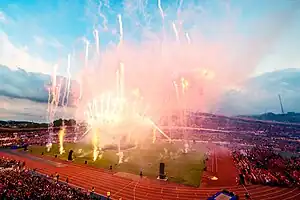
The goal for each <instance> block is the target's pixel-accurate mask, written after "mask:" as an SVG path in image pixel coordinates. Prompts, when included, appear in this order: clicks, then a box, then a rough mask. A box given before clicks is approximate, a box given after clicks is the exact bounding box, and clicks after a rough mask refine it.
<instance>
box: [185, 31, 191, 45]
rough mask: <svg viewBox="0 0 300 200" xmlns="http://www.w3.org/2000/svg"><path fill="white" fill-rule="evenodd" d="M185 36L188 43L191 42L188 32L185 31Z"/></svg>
mask: <svg viewBox="0 0 300 200" xmlns="http://www.w3.org/2000/svg"><path fill="white" fill-rule="evenodd" d="M185 38H186V40H187V43H188V44H191V38H190V35H189V33H188V32H186V33H185Z"/></svg>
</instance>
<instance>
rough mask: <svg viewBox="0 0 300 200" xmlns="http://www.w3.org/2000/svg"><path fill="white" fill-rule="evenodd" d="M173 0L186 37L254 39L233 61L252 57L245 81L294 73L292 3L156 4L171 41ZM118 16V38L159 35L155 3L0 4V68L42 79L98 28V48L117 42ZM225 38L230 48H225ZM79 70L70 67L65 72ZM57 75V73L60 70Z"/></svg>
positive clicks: (295, 7) (211, 0)
mask: <svg viewBox="0 0 300 200" xmlns="http://www.w3.org/2000/svg"><path fill="white" fill-rule="evenodd" d="M99 2H101V4H100V3H99ZM145 2H147V4H145ZM180 2H182V7H181V10H182V12H181V14H180V17H179V19H181V20H183V28H184V31H187V32H189V31H190V33H191V35H192V39H193V38H198V37H200V36H204V37H205V39H207V40H210V41H214V42H215V43H216V44H218V43H219V42H220V43H226V44H227V45H228V48H234V47H236V48H238V47H240V46H239V45H241V44H236V43H235V41H234V38H235V37H240V36H242V37H245V38H246V39H247V38H251V39H257V38H258V39H257V40H256V41H258V42H260V44H252V43H251V41H252V40H250V39H249V40H246V41H247V42H248V43H245V44H243V47H244V48H245V47H248V46H249V49H247V51H246V52H248V55H244V57H243V58H241V59H244V60H245V61H244V62H245V63H247V62H250V61H251V59H252V57H253V56H254V54H255V56H254V57H255V59H256V62H254V63H253V65H255V66H254V67H253V69H251V70H248V72H247V73H248V75H249V76H253V75H257V74H263V73H265V72H271V71H274V70H282V69H287V68H300V57H299V55H300V40H299V35H300V21H299V19H300V12H299V8H300V4H299V1H298V3H297V0H294V1H293V0H231V1H230V0H183V1H180V0H178V1H177V0H161V3H162V8H163V9H164V12H165V14H166V16H165V22H164V23H165V27H166V32H167V37H168V38H169V39H171V40H174V39H175V38H174V34H173V32H172V28H171V22H173V21H176V18H177V15H176V12H177V10H178V7H179V5H180ZM100 5H102V7H100ZM144 6H145V7H144ZM99 11H100V12H99ZM118 14H121V15H122V17H123V25H124V40H125V41H130V42H132V43H133V44H139V43H141V42H143V40H144V38H143V36H144V35H143V34H144V32H143V31H144V30H148V31H150V32H151V33H157V34H158V35H159V32H160V31H161V30H162V27H163V26H162V20H161V16H160V13H159V9H158V6H157V0H114V1H113V0H110V1H108V0H102V1H98V0H97V1H96V0H14V1H11V0H1V1H0V65H3V66H7V67H9V68H11V69H14V68H15V67H20V68H22V69H24V70H25V71H28V72H41V73H46V74H50V73H52V70H53V65H54V64H57V63H59V65H62V66H65V65H66V58H67V55H68V54H69V53H72V52H74V51H76V52H79V53H78V54H77V57H76V59H78V60H76V61H75V62H78V63H80V61H79V60H80V59H82V54H83V53H82V52H83V50H84V43H83V41H82V38H83V37H84V38H87V39H88V40H90V41H91V42H93V30H94V29H97V30H98V31H99V34H100V46H101V47H100V48H101V50H103V49H105V48H106V47H107V45H108V44H109V43H110V42H112V43H117V42H118V21H117V15H118ZM103 16H105V18H104V17H103ZM177 19H178V18H177ZM105 20H107V22H105ZM105 26H107V28H108V29H107V30H106V29H105V28H104V27H105ZM231 26H232V27H233V29H230V28H232V27H231ZM231 31H233V32H231ZM228 35H229V36H231V39H233V40H232V43H227V41H226V40H227V37H228ZM252 45H253V46H252ZM260 51H262V52H260ZM252 54H253V56H252ZM256 54H257V55H256ZM245 56H246V57H245ZM247 56H248V57H249V60H247ZM239 64H240V63H239ZM81 67H82V66H81V65H80V64H78V65H77V66H76V68H75V67H74V68H72V70H71V71H72V73H73V74H76V72H78V71H79V70H80V68H81ZM59 70H60V71H59V72H60V73H61V74H65V71H66V70H65V67H62V68H59ZM0 75H1V74H0ZM16 77H17V76H16ZM3 80H4V79H3ZM16 82H17V81H16ZM0 89H1V88H0ZM30 94H32V91H31V93H30Z"/></svg>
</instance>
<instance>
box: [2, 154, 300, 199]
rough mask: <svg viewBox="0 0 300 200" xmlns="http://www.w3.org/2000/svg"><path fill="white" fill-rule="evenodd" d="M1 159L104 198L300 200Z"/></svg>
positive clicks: (257, 190) (283, 192)
mask: <svg viewBox="0 0 300 200" xmlns="http://www.w3.org/2000/svg"><path fill="white" fill-rule="evenodd" d="M0 156H4V157H10V158H12V159H16V160H21V161H25V162H26V166H27V167H29V168H37V171H38V172H40V173H42V174H47V175H51V174H54V173H55V172H58V173H59V175H60V179H61V180H65V179H66V178H67V177H68V178H69V182H70V183H71V184H73V185H76V186H78V187H81V188H85V189H89V190H90V189H91V188H92V187H95V191H96V192H97V193H99V194H102V195H105V194H106V192H108V191H110V192H111V197H112V199H119V198H120V197H122V200H150V199H151V200H159V199H161V200H174V199H178V200H179V199H180V200H199V199H207V197H209V196H212V195H213V194H215V193H216V192H218V191H220V190H222V189H228V190H230V191H233V192H235V193H236V194H238V195H239V196H240V199H243V198H244V194H245V192H246V191H248V193H249V194H250V195H251V197H252V199H255V200H274V199H275V200H277V199H278V200H283V199H284V200H296V199H300V190H299V189H296V188H278V187H269V186H261V185H250V186H247V188H244V187H242V186H237V185H234V184H229V185H227V186H223V187H221V186H217V187H204V188H192V187H186V186H182V185H177V184H173V183H166V182H160V181H156V180H148V179H143V180H138V181H137V180H135V181H133V180H129V179H125V178H121V177H117V176H115V175H113V173H110V172H108V171H105V170H103V169H98V168H97V169H96V168H93V167H88V166H83V165H78V164H74V163H71V162H67V161H58V160H57V159H55V158H52V157H47V156H43V159H47V160H50V161H52V163H58V162H60V163H63V164H65V165H61V166H56V165H54V164H51V162H42V160H38V159H31V158H29V156H25V157H24V156H21V155H17V154H10V153H6V152H0ZM32 157H33V156H32ZM35 158H36V157H35ZM222 164H223V163H222V161H221V160H220V161H216V160H215V162H214V164H213V165H214V166H215V167H214V168H215V169H216V168H217V167H216V166H218V169H219V171H220V172H219V173H221V172H222V171H223V170H221V169H222ZM224 164H225V163H224ZM224 169H226V168H224Z"/></svg>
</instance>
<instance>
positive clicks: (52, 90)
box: [47, 65, 57, 151]
mask: <svg viewBox="0 0 300 200" xmlns="http://www.w3.org/2000/svg"><path fill="white" fill-rule="evenodd" d="M56 72H57V65H54V67H53V74H52V80H51V82H52V84H51V87H50V88H49V110H48V116H49V117H48V120H49V126H48V132H49V137H48V142H47V151H50V149H51V147H52V137H53V120H54V119H53V118H54V108H53V105H54V103H55V100H56V89H57V85H56Z"/></svg>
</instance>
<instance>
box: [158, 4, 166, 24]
mask: <svg viewBox="0 0 300 200" xmlns="http://www.w3.org/2000/svg"><path fill="white" fill-rule="evenodd" d="M157 6H158V9H159V13H160V16H161V19H162V20H163V21H164V20H165V13H164V10H163V9H162V7H161V0H157Z"/></svg>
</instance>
